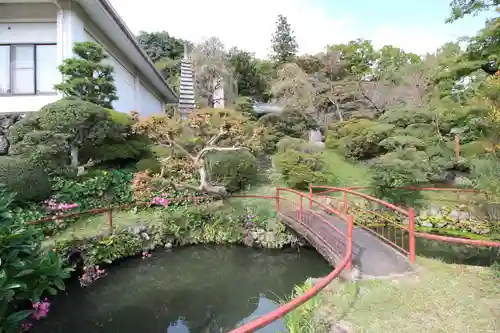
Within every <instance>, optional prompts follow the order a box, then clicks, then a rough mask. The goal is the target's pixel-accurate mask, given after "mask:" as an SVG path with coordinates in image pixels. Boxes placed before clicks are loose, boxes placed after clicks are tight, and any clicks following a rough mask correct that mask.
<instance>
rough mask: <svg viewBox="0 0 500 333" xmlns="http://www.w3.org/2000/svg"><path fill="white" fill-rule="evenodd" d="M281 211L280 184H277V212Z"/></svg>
mask: <svg viewBox="0 0 500 333" xmlns="http://www.w3.org/2000/svg"><path fill="white" fill-rule="evenodd" d="M279 212H280V186H279V184H276V213H279Z"/></svg>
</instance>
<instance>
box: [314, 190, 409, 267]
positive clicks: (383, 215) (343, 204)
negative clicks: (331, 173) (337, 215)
mask: <svg viewBox="0 0 500 333" xmlns="http://www.w3.org/2000/svg"><path fill="white" fill-rule="evenodd" d="M364 189H365V188H364V187H357V188H356V187H351V188H341V187H332V186H313V185H312V184H310V185H309V198H311V199H312V198H314V197H320V198H322V199H323V200H324V201H325V202H326V203H327V204H328V205H330V206H333V207H335V208H336V209H338V210H341V211H342V212H343V213H344V214H350V215H353V216H354V217H355V223H356V226H358V227H360V228H363V229H364V230H366V231H368V232H370V233H372V234H374V235H375V236H377V237H379V238H380V239H382V240H384V241H385V242H387V243H389V244H390V245H392V246H393V247H395V248H396V249H398V250H399V251H401V252H402V253H404V254H406V255H408V257H409V259H410V261H411V262H412V263H415V261H416V250H415V213H414V210H413V208H409V209H404V208H401V207H398V206H396V205H393V204H391V203H389V202H386V201H384V200H381V199H378V198H375V197H373V196H371V195H368V194H366V193H362V192H360V191H362V190H364ZM332 194H333V196H332ZM335 194H339V196H337V197H336V196H335Z"/></svg>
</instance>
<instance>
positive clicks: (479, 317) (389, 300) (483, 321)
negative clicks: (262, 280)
mask: <svg viewBox="0 0 500 333" xmlns="http://www.w3.org/2000/svg"><path fill="white" fill-rule="evenodd" d="M317 298H318V302H316V303H317V307H316V309H315V311H314V312H313V313H314V315H313V316H309V317H310V318H308V320H302V321H301V320H297V318H296V320H289V322H301V323H302V324H301V326H302V329H298V330H294V329H292V330H291V332H292V331H295V332H301V333H312V332H315V333H322V332H325V333H326V332H327V331H326V328H324V327H325V326H324V323H325V322H328V323H339V325H341V326H344V327H346V328H350V329H352V332H357V333H387V332H395V333H396V332H397V333H420V332H426V333H454V332H471V333H494V332H500V280H499V279H498V277H495V275H494V272H493V270H492V269H491V268H485V267H476V266H464V265H452V264H445V263H443V262H441V261H439V260H433V259H424V258H419V260H418V276H416V277H407V278H399V279H395V280H378V281H375V280H373V281H361V282H358V283H357V284H346V285H340V284H338V283H333V284H332V285H330V286H328V287H327V288H326V289H325V290H324V291H323V292H321V293H320V294H319V296H317ZM296 311H297V312H296V313H293V314H292V315H291V316H292V317H293V316H296V317H297V316H300V315H301V313H300V311H301V310H300V308H299V309H298V310H296ZM311 317H312V318H311ZM322 323H323V324H322ZM304 328H305V329H304ZM328 332H329V331H328Z"/></svg>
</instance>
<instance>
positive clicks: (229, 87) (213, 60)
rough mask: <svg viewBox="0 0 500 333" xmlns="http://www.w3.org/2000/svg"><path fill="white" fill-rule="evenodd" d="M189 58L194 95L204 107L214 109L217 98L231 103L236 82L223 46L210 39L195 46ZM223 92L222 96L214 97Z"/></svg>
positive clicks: (215, 39)
mask: <svg viewBox="0 0 500 333" xmlns="http://www.w3.org/2000/svg"><path fill="white" fill-rule="evenodd" d="M191 57H192V59H193V62H194V73H195V78H196V95H197V97H198V98H200V102H201V103H202V104H203V105H204V106H208V107H214V105H215V104H217V102H219V101H218V100H217V99H218V98H224V100H225V101H226V102H229V103H231V102H233V100H234V99H235V97H236V94H237V86H236V80H235V79H234V73H233V69H232V67H231V63H230V61H229V57H228V55H227V53H226V51H225V50H224V44H223V43H222V42H221V41H220V40H219V39H218V38H217V37H211V38H209V39H207V40H205V41H203V42H202V43H200V44H198V45H196V47H195V48H194V50H193V52H192V54H191ZM221 88H223V90H224V96H216V95H217V91H219V90H220V89H221Z"/></svg>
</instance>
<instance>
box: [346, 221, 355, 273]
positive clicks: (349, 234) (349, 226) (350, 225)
mask: <svg viewBox="0 0 500 333" xmlns="http://www.w3.org/2000/svg"><path fill="white" fill-rule="evenodd" d="M353 226H354V219H353V217H352V216H351V215H349V216H347V252H348V253H350V254H351V257H350V258H349V260H348V261H347V265H346V266H345V268H346V269H347V270H349V271H350V270H351V268H352V229H353Z"/></svg>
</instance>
